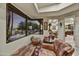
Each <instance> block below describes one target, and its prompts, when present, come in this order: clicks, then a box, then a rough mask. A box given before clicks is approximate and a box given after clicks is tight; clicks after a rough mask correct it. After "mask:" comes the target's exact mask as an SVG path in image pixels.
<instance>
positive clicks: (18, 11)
mask: <svg viewBox="0 0 79 59" xmlns="http://www.w3.org/2000/svg"><path fill="white" fill-rule="evenodd" d="M57 6H58V7H60V6H61V7H60V8H58V7H57ZM78 6H79V4H78V3H7V4H6V3H2V4H1V3H0V13H1V15H0V28H1V29H0V34H2V35H0V38H1V39H0V55H2V56H3V55H5V56H10V55H12V56H13V55H14V56H16V55H17V56H28V55H29V56H37V55H38V53H34V51H35V49H36V48H41V47H40V45H41V46H42V48H44V49H43V50H44V51H45V52H44V51H43V52H44V53H45V54H46V55H44V53H40V54H39V56H43V55H44V56H51V55H52V54H53V55H52V56H78V55H79V43H78V41H79V40H78V38H79V33H78V30H79V20H78V19H79V7H78ZM52 7H53V8H52ZM56 8H57V9H56ZM38 41H40V43H39V42H38ZM55 42H57V44H58V43H59V44H60V43H61V45H63V44H64V43H66V44H67V46H68V48H71V47H72V48H73V49H70V50H67V51H66V52H69V53H64V52H62V53H61V51H63V50H62V49H60V50H59V52H60V53H59V52H56V51H57V50H56V49H54V50H56V51H55V53H56V54H55V53H51V51H49V52H48V51H47V50H45V49H48V50H49V48H52V46H53V45H52V44H56V43H55ZM30 43H31V44H33V45H34V49H32V52H30V53H27V51H26V50H27V49H26V46H29V45H30ZM51 45H52V46H51ZM30 46H31V45H30ZM58 46H59V45H58ZM64 46H65V45H64ZM47 47H49V48H47ZM21 48H24V49H26V50H21V51H19V50H20V49H21ZM31 48H32V46H31ZM54 48H55V47H54ZM65 49H66V48H65ZM28 50H29V49H28ZM36 50H37V49H36ZM50 50H51V49H50ZM19 52H20V53H19ZM47 53H48V54H47Z"/></svg>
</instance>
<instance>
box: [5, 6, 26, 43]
mask: <svg viewBox="0 0 79 59" xmlns="http://www.w3.org/2000/svg"><path fill="white" fill-rule="evenodd" d="M10 6H12V5H8V7H7V23H6V24H7V35H6V36H7V40H6V42H7V43H9V42H12V41H15V40H17V39H19V38H22V37H24V36H26V17H23V16H21V12H20V11H18V9H16V8H14V7H13V8H11V7H10ZM12 9H13V10H16V11H17V12H20V14H19V13H17V12H15V11H13V10H12Z"/></svg>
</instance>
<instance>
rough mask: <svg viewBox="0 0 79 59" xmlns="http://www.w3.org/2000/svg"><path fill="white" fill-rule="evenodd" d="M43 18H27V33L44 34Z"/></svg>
mask: <svg viewBox="0 0 79 59" xmlns="http://www.w3.org/2000/svg"><path fill="white" fill-rule="evenodd" d="M42 23H43V22H42V19H40V20H36V19H29V20H27V35H29V34H43V24H42Z"/></svg>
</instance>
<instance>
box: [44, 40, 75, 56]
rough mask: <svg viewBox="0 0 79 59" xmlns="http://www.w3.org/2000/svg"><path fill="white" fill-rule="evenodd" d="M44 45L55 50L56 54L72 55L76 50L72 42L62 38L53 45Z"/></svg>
mask: <svg viewBox="0 0 79 59" xmlns="http://www.w3.org/2000/svg"><path fill="white" fill-rule="evenodd" d="M42 47H43V48H45V49H49V50H52V51H54V52H55V54H56V56H71V55H72V54H73V52H74V50H75V49H74V48H73V47H72V46H71V45H70V44H68V43H66V42H64V41H62V40H55V42H54V43H53V44H52V45H47V44H43V45H42Z"/></svg>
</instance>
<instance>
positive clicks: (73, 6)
mask: <svg viewBox="0 0 79 59" xmlns="http://www.w3.org/2000/svg"><path fill="white" fill-rule="evenodd" d="M12 4H13V5H14V6H15V7H17V8H18V9H20V10H21V11H22V12H23V13H25V14H26V15H28V16H30V17H31V18H44V17H53V16H59V15H62V14H66V13H69V12H72V11H76V10H79V4H78V3H12Z"/></svg>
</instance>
